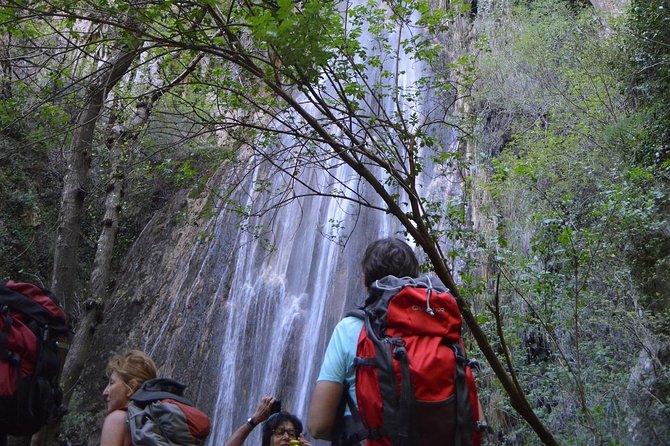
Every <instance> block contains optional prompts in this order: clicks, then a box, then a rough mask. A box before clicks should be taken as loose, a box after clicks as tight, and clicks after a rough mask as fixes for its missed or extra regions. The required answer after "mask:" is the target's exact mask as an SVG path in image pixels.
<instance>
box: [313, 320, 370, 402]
mask: <svg viewBox="0 0 670 446" xmlns="http://www.w3.org/2000/svg"><path fill="white" fill-rule="evenodd" d="M361 328H363V320H362V319H358V318H356V317H351V316H349V317H345V318H344V319H342V320H341V321H340V322H338V324H337V325H336V326H335V329H334V330H333V335H332V336H331V337H330V341H329V342H328V347H326V353H325V355H324V357H323V364H322V365H321V372H320V373H319V377H318V378H317V381H331V382H336V383H344V380H345V379H346V381H347V383H348V384H349V394H350V395H351V398H352V400H353V401H354V403H356V369H355V368H354V359H355V358H356V345H357V344H358V336H359V335H360V333H361ZM356 404H357V407H358V403H356ZM345 414H346V415H351V411H350V410H349V407H348V406H347V408H346V410H345Z"/></svg>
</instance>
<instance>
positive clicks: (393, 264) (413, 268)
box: [361, 237, 419, 288]
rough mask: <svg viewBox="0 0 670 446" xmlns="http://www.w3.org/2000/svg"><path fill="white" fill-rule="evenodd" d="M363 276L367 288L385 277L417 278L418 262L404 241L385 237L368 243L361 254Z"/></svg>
mask: <svg viewBox="0 0 670 446" xmlns="http://www.w3.org/2000/svg"><path fill="white" fill-rule="evenodd" d="M361 266H362V267H363V275H364V280H365V286H366V287H367V288H369V287H370V285H372V283H373V282H374V281H375V280H377V279H381V278H382V277H386V276H396V277H406V276H409V277H417V276H418V275H419V261H418V260H417V258H416V255H414V251H412V248H410V246H409V245H408V244H407V243H405V242H404V241H402V240H400V239H397V238H394V237H387V238H383V239H379V240H377V241H374V242H372V243H370V244H369V245H368V247H367V249H366V250H365V254H363V261H362V262H361Z"/></svg>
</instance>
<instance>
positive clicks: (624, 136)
mask: <svg viewBox="0 0 670 446" xmlns="http://www.w3.org/2000/svg"><path fill="white" fill-rule="evenodd" d="M500 19H501V20H502V24H503V27H502V29H499V30H495V31H494V30H493V28H490V29H491V31H490V32H489V35H488V39H489V40H490V42H491V45H490V51H489V52H487V53H484V54H483V55H482V56H481V59H480V65H479V68H480V70H481V71H480V72H479V73H480V74H481V78H480V79H479V80H478V83H477V84H476V87H477V91H476V97H477V98H480V100H481V102H480V104H481V107H480V110H482V111H483V113H484V114H485V119H484V120H482V121H480V122H484V123H486V122H491V123H493V122H496V123H499V122H503V123H507V129H506V132H507V134H506V136H505V137H504V138H500V137H499V138H498V139H496V138H495V135H491V136H490V137H489V138H490V139H488V140H483V141H486V142H489V143H492V144H494V145H497V147H495V146H494V148H493V149H492V150H490V153H492V154H496V153H497V152H498V151H501V152H502V153H501V154H500V155H499V157H498V158H496V159H494V160H492V162H491V168H492V169H493V170H492V177H491V178H492V180H493V181H492V183H490V192H491V193H492V196H493V198H494V200H495V202H496V207H495V208H496V209H497V212H498V214H497V215H496V216H495V218H496V219H498V221H499V224H498V227H497V229H498V233H497V237H496V238H495V239H491V240H489V241H488V243H487V244H486V245H485V246H486V247H487V248H488V249H489V252H490V256H491V257H493V258H495V269H496V270H497V271H499V272H500V279H499V280H500V283H499V292H500V301H501V310H500V313H499V317H501V318H502V321H503V323H504V332H505V340H506V343H507V345H508V348H509V349H510V350H509V351H510V354H511V355H512V357H513V358H514V363H515V364H517V367H518V369H517V373H519V375H520V376H522V377H523V380H522V382H524V383H526V385H527V387H525V388H526V390H527V391H528V393H529V396H530V401H531V403H532V404H534V405H535V407H536V408H537V410H538V412H537V413H538V414H539V415H540V417H541V418H542V419H543V421H545V422H546V423H547V424H548V426H550V429H551V430H552V432H556V433H557V435H558V437H559V439H560V441H561V442H565V443H569V444H585V443H591V442H596V443H604V444H622V443H624V444H625V443H626V442H627V441H626V440H624V439H626V438H630V437H628V435H629V434H630V433H629V432H628V430H627V428H626V426H627V425H628V424H627V423H626V420H628V419H630V418H631V417H633V416H635V415H633V414H634V413H635V412H634V411H635V409H632V408H630V406H629V400H628V399H627V395H626V394H625V393H622V392H621V389H625V388H627V386H628V385H629V381H630V374H631V370H632V369H634V367H635V366H636V364H637V362H638V355H639V353H640V351H643V350H644V349H646V348H647V346H646V342H647V341H646V340H644V339H640V337H639V336H638V333H637V330H638V329H639V328H636V327H635V325H636V324H634V323H632V321H636V320H639V319H638V318H639V308H640V307H639V305H644V307H645V308H646V310H648V311H649V310H651V311H654V312H656V311H657V310H658V309H659V308H660V307H658V306H650V305H648V304H646V303H645V302H646V298H645V297H644V295H641V294H640V293H639V292H638V291H637V288H636V285H639V284H640V283H644V282H645V279H644V276H642V275H640V273H641V272H642V271H643V270H644V269H643V268H637V267H636V260H635V258H636V256H637V255H639V253H640V252H641V251H640V242H639V240H645V241H646V243H648V244H651V245H654V246H658V247H661V246H666V242H664V241H663V240H662V238H661V237H660V228H663V227H666V224H667V223H666V220H665V217H664V215H665V211H664V209H665V208H666V207H667V200H668V198H667V193H666V192H665V190H664V188H663V187H662V185H661V184H659V182H658V180H657V175H656V172H657V170H656V167H655V165H653V163H646V162H643V163H640V160H641V158H640V157H639V156H637V155H636V154H637V153H639V152H638V151H637V148H638V147H640V144H641V143H643V141H645V140H646V139H647V137H648V135H649V134H650V133H653V131H651V130H650V129H649V128H648V127H647V124H648V123H649V122H650V121H648V119H649V117H650V114H647V112H646V111H645V112H644V113H639V112H638V111H637V110H636V109H635V108H634V107H633V104H631V103H630V102H629V101H628V100H627V99H628V98H627V97H626V94H625V93H626V88H627V86H628V85H630V72H629V71H627V69H626V68H625V67H623V66H622V62H624V63H625V61H626V57H625V54H624V53H623V52H622V49H623V48H624V46H623V45H622V42H623V41H624V39H622V38H621V36H622V35H623V29H622V28H621V27H619V25H618V24H617V23H616V22H611V23H609V28H602V27H601V26H600V24H599V22H598V21H595V20H594V18H593V16H592V15H591V12H590V10H588V9H585V10H582V11H581V12H580V11H578V10H575V9H574V8H572V7H571V6H570V5H569V4H568V2H561V1H549V0H544V1H534V2H523V3H522V5H521V6H520V7H519V8H517V9H515V11H514V14H513V16H511V17H509V18H504V17H500ZM505 25H507V26H505ZM486 114H488V115H486ZM502 118H504V120H503V119H502ZM494 119H496V120H498V121H494ZM491 125H493V124H491ZM484 130H485V131H486V130H487V129H486V128H484ZM488 130H496V131H500V129H495V128H491V129H488ZM631 148H632V149H633V150H631ZM651 257H655V258H656V259H658V252H656V253H651ZM646 271H647V273H646V274H652V275H653V274H654V269H653V268H647V270H646ZM649 280H651V277H649ZM661 306H662V305H661ZM523 315H525V317H524V316H523ZM655 320H656V319H655V316H653V315H652V314H651V313H647V314H646V315H645V317H644V318H643V319H642V323H644V324H645V325H646V327H647V329H651V330H654V329H653V328H652V327H653V326H654V324H655ZM491 328H492V327H491ZM656 333H657V334H658V331H656ZM538 339H539V340H540V341H538ZM621 345H626V346H627V347H626V348H623V349H622V348H621ZM622 364H626V366H625V367H622V366H621V365H622ZM661 370H662V369H661ZM663 373H666V372H662V371H661V375H663ZM536 377H541V379H536ZM661 407H662V405H661ZM507 423H508V424H509V425H510V427H509V428H508V429H512V427H511V426H515V422H511V423H510V421H509V419H508V420H507ZM524 430H525V429H524V428H523V427H520V428H517V433H516V435H519V434H521V435H523V431H524Z"/></svg>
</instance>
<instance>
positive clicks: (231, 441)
mask: <svg viewBox="0 0 670 446" xmlns="http://www.w3.org/2000/svg"><path fill="white" fill-rule="evenodd" d="M275 401H276V400H275V398H274V397H272V396H270V395H266V396H264V397H263V398H261V401H260V402H259V403H258V407H256V411H255V412H254V414H253V415H252V416H251V417H250V420H249V421H247V422H245V423H244V424H243V425H241V426H240V427H238V428H237V430H236V431H235V432H233V435H231V436H230V438H228V440H226V443H225V445H224V446H240V445H241V444H242V443H244V440H246V439H247V437H248V436H249V434H250V433H251V431H252V430H254V427H256V426H257V425H259V424H260V423H262V422H263V421H265V420H267V419H268V417H269V416H270V410H271V407H272V403H274V402H275Z"/></svg>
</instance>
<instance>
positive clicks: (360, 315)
mask: <svg viewBox="0 0 670 446" xmlns="http://www.w3.org/2000/svg"><path fill="white" fill-rule="evenodd" d="M344 317H355V318H357V319H362V320H365V310H364V309H362V308H356V309H355V310H350V311H347V313H346V314H345V315H344Z"/></svg>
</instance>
